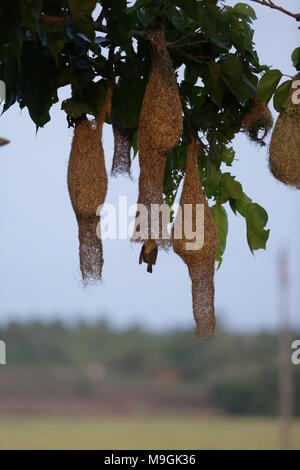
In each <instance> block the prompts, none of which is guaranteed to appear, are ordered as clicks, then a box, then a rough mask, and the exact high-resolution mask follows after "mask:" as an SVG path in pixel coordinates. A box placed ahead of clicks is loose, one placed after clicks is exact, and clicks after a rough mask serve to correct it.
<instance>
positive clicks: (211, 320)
mask: <svg viewBox="0 0 300 470" xmlns="http://www.w3.org/2000/svg"><path fill="white" fill-rule="evenodd" d="M197 158H198V146H197V140H196V138H195V137H193V138H192V141H191V143H190V144H189V145H188V154H187V165H186V170H185V178H184V185H183V189H182V194H181V199H180V204H179V207H180V210H179V211H178V213H177V215H176V218H175V221H174V225H173V228H172V242H173V248H174V251H175V253H177V254H178V255H179V256H180V257H181V258H182V260H183V261H184V262H185V264H186V265H187V267H188V270H189V274H190V278H191V281H192V296H193V312H194V318H195V321H196V334H197V335H199V336H212V335H213V333H214V330H215V325H216V320H215V308H214V291H215V289H214V272H215V259H216V253H217V246H218V234H217V228H216V225H215V223H214V220H213V218H212V215H211V212H210V208H209V206H208V204H207V200H206V197H205V195H204V193H203V190H202V188H201V185H200V179H199V172H198V163H197ZM197 204H200V205H201V207H202V208H203V206H204V225H202V228H201V227H200V228H199V226H198V227H197V223H196V221H197V216H196V205H197ZM198 223H199V222H198ZM189 227H190V230H193V232H194V233H196V234H198V236H199V235H200V233H202V234H203V232H204V244H203V245H202V243H198V247H196V246H195V245H194V246H193V245H189V244H191V243H192V244H193V243H195V242H196V236H197V235H196V236H195V238H194V239H192V240H191V239H188V238H187V237H186V230H187V228H189ZM202 242H203V238H202ZM201 245H202V247H201ZM192 247H193V249H191V248H192ZM195 248H196V249H195Z"/></svg>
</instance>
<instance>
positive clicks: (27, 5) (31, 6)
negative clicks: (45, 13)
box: [20, 0, 43, 39]
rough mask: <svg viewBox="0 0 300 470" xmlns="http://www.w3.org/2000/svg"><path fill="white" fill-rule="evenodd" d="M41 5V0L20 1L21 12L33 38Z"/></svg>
mask: <svg viewBox="0 0 300 470" xmlns="http://www.w3.org/2000/svg"><path fill="white" fill-rule="evenodd" d="M42 5H43V0H22V1H21V2H20V9H21V14H22V16H23V18H24V21H25V24H26V26H27V28H28V29H29V31H30V32H31V34H32V37H33V38H34V39H35V38H36V27H37V23H38V21H39V19H40V16H41V10H42Z"/></svg>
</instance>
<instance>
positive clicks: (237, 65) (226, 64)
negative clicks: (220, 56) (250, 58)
mask: <svg viewBox="0 0 300 470" xmlns="http://www.w3.org/2000/svg"><path fill="white" fill-rule="evenodd" d="M221 70H222V74H225V75H227V76H228V77H231V78H233V79H234V80H239V79H240V78H241V75H242V73H243V64H242V61H241V59H240V58H239V57H237V56H235V55H229V56H228V57H227V58H226V59H225V60H224V61H223V62H222V65H221Z"/></svg>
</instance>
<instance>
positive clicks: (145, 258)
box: [139, 240, 158, 273]
mask: <svg viewBox="0 0 300 470" xmlns="http://www.w3.org/2000/svg"><path fill="white" fill-rule="evenodd" d="M157 254H158V247H157V243H156V242H155V241H154V240H148V241H146V242H145V243H144V245H143V247H142V249H141V254H140V259H139V264H142V263H143V262H144V263H146V264H147V265H148V266H147V272H148V273H152V266H154V265H155V264H156V260H157Z"/></svg>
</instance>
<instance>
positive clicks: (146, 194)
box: [132, 30, 182, 248]
mask: <svg viewBox="0 0 300 470" xmlns="http://www.w3.org/2000/svg"><path fill="white" fill-rule="evenodd" d="M149 36H150V39H151V43H152V47H153V59H152V70H151V73H150V77H149V80H148V84H147V87H146V91H145V96H144V100H143V105H142V110H141V115H140V122H139V132H138V148H139V165H140V176H139V196H138V204H143V205H144V206H145V207H146V208H147V210H148V220H147V219H145V218H144V216H143V215H142V214H141V213H140V212H139V211H138V212H137V216H136V223H135V230H134V234H133V236H132V240H133V241H136V242H142V243H144V242H145V241H147V240H150V239H152V240H155V241H156V243H157V244H158V245H159V246H161V247H164V248H166V247H167V246H168V245H169V244H170V240H169V236H168V232H167V224H165V223H164V221H163V219H164V218H163V217H161V216H157V217H152V218H151V204H158V205H161V204H163V179H164V172H165V165H166V154H167V153H168V152H169V150H171V149H172V148H173V147H175V146H176V144H177V143H178V141H179V138H180V136H181V134H182V107H181V100H180V96H179V92H178V86H177V81H176V76H175V73H174V70H173V65H172V61H171V59H170V56H169V53H168V50H167V47H166V41H165V35H164V31H163V30H156V31H152V32H151V33H149ZM145 223H146V225H148V229H147V228H146V229H145V230H144V231H142V227H145ZM155 228H156V229H157V230H156V231H155Z"/></svg>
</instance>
